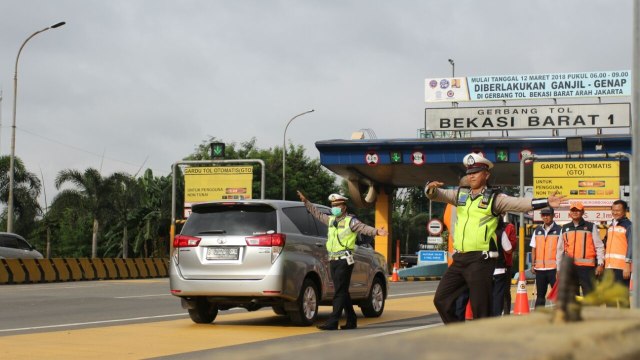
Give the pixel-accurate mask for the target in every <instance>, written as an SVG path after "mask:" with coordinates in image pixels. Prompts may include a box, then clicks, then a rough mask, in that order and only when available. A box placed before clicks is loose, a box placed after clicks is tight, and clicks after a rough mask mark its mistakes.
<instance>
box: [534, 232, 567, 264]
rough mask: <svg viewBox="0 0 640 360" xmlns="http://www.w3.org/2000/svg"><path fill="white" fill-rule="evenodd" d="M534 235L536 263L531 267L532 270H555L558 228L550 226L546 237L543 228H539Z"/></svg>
mask: <svg viewBox="0 0 640 360" xmlns="http://www.w3.org/2000/svg"><path fill="white" fill-rule="evenodd" d="M534 234H535V235H534V236H535V241H536V261H535V263H534V265H533V266H534V268H536V269H555V268H556V267H557V265H556V255H557V252H558V239H559V237H560V226H558V225H554V226H552V227H551V229H549V233H548V234H547V235H545V233H544V228H543V227H542V226H539V227H538V228H537V229H536V230H535V233H534Z"/></svg>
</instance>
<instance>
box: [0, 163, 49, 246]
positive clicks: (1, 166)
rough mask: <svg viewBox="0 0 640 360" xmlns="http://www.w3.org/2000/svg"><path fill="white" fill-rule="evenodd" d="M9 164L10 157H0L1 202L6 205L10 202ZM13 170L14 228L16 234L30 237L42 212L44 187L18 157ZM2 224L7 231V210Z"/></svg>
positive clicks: (3, 215)
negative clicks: (42, 191) (42, 190)
mask: <svg viewBox="0 0 640 360" xmlns="http://www.w3.org/2000/svg"><path fill="white" fill-rule="evenodd" d="M9 163H10V156H6V155H5V156H0V201H1V202H2V203H3V204H5V205H6V204H7V202H8V201H9ZM13 169H14V172H13V209H14V226H13V228H14V232H15V233H17V234H22V235H24V236H26V237H29V235H30V233H31V231H32V229H34V227H35V223H36V218H37V216H38V214H39V213H40V212H41V211H42V209H41V208H40V205H39V204H38V196H39V195H40V191H41V188H42V185H41V183H40V180H39V179H38V177H37V176H36V175H35V174H33V173H31V172H29V171H27V169H26V168H25V166H24V163H23V162H22V160H20V159H19V158H17V157H16V158H15V159H14V166H13ZM2 222H3V225H4V228H5V229H6V224H7V209H6V208H5V210H4V212H3V214H2Z"/></svg>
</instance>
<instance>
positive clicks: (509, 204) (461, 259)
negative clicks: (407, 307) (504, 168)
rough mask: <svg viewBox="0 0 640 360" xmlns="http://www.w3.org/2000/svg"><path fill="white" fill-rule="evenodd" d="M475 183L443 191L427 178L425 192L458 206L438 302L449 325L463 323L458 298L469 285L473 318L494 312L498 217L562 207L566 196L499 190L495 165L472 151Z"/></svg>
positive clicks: (467, 160) (469, 161) (469, 168)
mask: <svg viewBox="0 0 640 360" xmlns="http://www.w3.org/2000/svg"><path fill="white" fill-rule="evenodd" d="M463 164H464V166H465V167H466V173H467V180H468V181H469V187H459V188H458V189H452V190H442V189H439V188H440V187H441V186H443V185H444V183H442V182H439V181H427V183H426V185H425V194H426V195H427V197H428V198H429V199H431V200H432V201H439V202H446V203H449V204H453V205H456V214H457V220H456V225H455V226H456V228H455V233H454V241H453V247H454V249H455V254H454V255H453V264H451V266H450V267H449V268H448V269H447V271H446V272H445V273H444V275H443V276H442V279H441V280H440V284H439V285H438V289H437V290H436V294H435V297H434V299H433V303H434V304H435V306H436V309H438V313H439V314H440V317H441V318H442V321H443V322H444V323H445V324H448V323H451V322H456V321H459V320H458V318H457V317H456V315H455V306H454V303H455V301H456V298H457V297H458V295H459V294H460V293H461V291H463V290H464V288H465V286H468V287H469V297H470V301H471V310H472V311H473V318H474V319H479V318H484V317H489V316H490V315H491V295H492V281H493V270H494V268H495V263H496V258H497V257H498V251H497V250H498V247H497V243H496V229H497V227H498V217H499V216H500V214H502V213H506V212H507V211H511V212H524V211H530V210H532V209H541V208H543V207H546V206H551V207H557V206H559V205H560V203H561V202H562V200H564V196H562V195H557V194H556V193H554V194H552V195H550V196H549V198H547V199H533V200H531V199H526V198H516V197H511V196H507V195H504V194H499V191H497V190H496V189H492V188H489V187H488V186H487V181H488V180H489V176H490V175H491V174H490V172H489V170H490V169H491V168H493V163H491V161H489V160H487V159H485V158H484V157H483V156H482V155H480V154H476V153H471V154H468V155H466V156H465V157H464V159H463Z"/></svg>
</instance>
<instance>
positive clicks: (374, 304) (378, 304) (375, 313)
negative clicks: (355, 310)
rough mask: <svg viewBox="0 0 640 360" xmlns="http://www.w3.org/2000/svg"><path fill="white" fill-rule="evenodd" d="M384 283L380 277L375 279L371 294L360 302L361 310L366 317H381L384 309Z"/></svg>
mask: <svg viewBox="0 0 640 360" xmlns="http://www.w3.org/2000/svg"><path fill="white" fill-rule="evenodd" d="M384 302H385V296H384V285H383V282H382V280H380V278H375V279H373V284H371V290H369V296H367V299H366V300H365V301H364V302H363V303H361V304H360V310H362V314H363V315H364V316H365V317H379V316H380V315H382V312H383V311H384Z"/></svg>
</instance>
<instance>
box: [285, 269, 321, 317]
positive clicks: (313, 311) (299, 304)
mask: <svg viewBox="0 0 640 360" xmlns="http://www.w3.org/2000/svg"><path fill="white" fill-rule="evenodd" d="M288 314H289V317H290V318H291V321H292V322H293V323H294V324H295V325H298V326H309V325H311V324H313V322H314V321H315V320H316V318H317V317H318V288H317V287H316V283H314V282H313V281H312V280H311V279H305V281H304V282H303V283H302V289H301V290H300V295H299V296H298V299H297V300H296V301H295V307H294V309H293V310H290V311H288Z"/></svg>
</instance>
